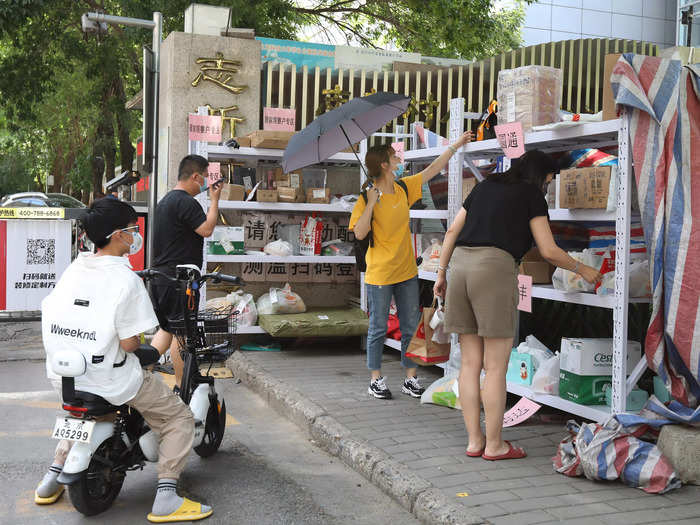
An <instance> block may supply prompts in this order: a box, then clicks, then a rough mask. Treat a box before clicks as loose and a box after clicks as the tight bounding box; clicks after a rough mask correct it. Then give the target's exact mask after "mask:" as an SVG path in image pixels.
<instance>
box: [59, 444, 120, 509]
mask: <svg viewBox="0 0 700 525" xmlns="http://www.w3.org/2000/svg"><path fill="white" fill-rule="evenodd" d="M113 440H114V438H113V437H111V438H109V439H107V440H105V441H104V442H103V443H102V444H101V445H100V446H99V447H98V448H97V450H96V451H95V454H94V455H93V457H92V459H91V460H90V464H89V465H88V468H87V472H86V473H85V475H84V476H83V477H82V478H80V479H79V480H78V481H76V482H75V483H73V484H72V485H70V486H69V487H68V496H69V497H70V501H71V503H72V504H73V507H75V510H77V511H78V512H80V513H81V514H83V515H85V516H94V515H95V514H100V513H101V512H104V511H106V510H107V509H109V508H110V507H111V506H112V503H113V502H114V500H115V499H116V497H117V496H118V495H119V491H121V489H122V484H123V483H124V474H123V473H121V472H115V471H113V470H112V469H111V468H110V467H109V466H108V465H107V464H106V463H105V460H106V461H108V462H109V461H113V460H114V459H116V458H112V457H111V456H112V454H113V450H114V449H113V448H112V442H113Z"/></svg>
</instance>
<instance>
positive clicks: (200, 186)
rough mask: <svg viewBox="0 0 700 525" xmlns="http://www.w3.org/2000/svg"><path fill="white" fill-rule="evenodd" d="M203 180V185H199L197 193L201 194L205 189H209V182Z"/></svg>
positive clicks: (205, 179) (206, 179)
mask: <svg viewBox="0 0 700 525" xmlns="http://www.w3.org/2000/svg"><path fill="white" fill-rule="evenodd" d="M202 178H203V179H204V184H203V185H202V184H200V185H199V193H202V192H204V191H207V188H208V187H209V180H208V178H206V177H202Z"/></svg>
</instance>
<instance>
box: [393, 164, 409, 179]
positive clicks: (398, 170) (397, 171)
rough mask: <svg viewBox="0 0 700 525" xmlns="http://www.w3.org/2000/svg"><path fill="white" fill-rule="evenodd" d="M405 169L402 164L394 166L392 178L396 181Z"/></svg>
mask: <svg viewBox="0 0 700 525" xmlns="http://www.w3.org/2000/svg"><path fill="white" fill-rule="evenodd" d="M405 169H406V167H405V166H404V165H403V163H401V164H399V165H398V166H396V169H395V170H394V176H395V177H396V178H397V179H400V178H401V176H402V175H403V172H404V171H405Z"/></svg>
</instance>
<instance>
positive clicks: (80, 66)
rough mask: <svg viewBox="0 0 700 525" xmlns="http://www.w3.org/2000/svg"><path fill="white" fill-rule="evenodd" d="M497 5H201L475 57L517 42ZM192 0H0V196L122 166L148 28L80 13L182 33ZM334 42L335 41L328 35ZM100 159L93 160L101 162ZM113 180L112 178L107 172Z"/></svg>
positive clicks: (265, 24)
mask: <svg viewBox="0 0 700 525" xmlns="http://www.w3.org/2000/svg"><path fill="white" fill-rule="evenodd" d="M532 1H534V0H511V2H510V4H509V5H511V7H509V8H507V9H502V10H500V11H498V12H497V11H495V9H494V4H495V3H496V1H495V0H430V1H425V0H256V1H254V2H251V1H250V0H208V2H207V3H209V4H212V5H221V6H227V7H231V8H232V9H231V12H232V20H231V25H232V26H233V27H248V28H253V29H255V32H256V34H257V35H258V36H266V37H273V38H285V39H296V38H297V37H298V35H301V34H303V32H304V31H305V30H308V28H310V27H317V28H322V29H323V30H329V29H330V30H332V31H333V33H334V34H336V35H337V34H341V35H344V37H345V39H346V41H347V42H348V43H350V44H353V45H363V46H373V47H392V48H395V49H399V50H403V51H410V52H417V53H421V54H424V55H430V56H440V57H452V58H457V57H461V58H467V59H472V58H479V57H483V56H489V55H492V54H496V53H498V52H501V51H503V50H507V49H511V48H513V47H517V45H518V44H519V42H520V36H519V29H518V28H519V26H520V24H521V22H522V16H523V13H522V9H521V6H522V4H523V3H531V2H532ZM190 3H191V0H3V1H2V2H0V146H2V151H0V193H4V192H10V191H19V190H26V189H27V185H29V186H32V185H34V186H35V187H36V188H41V187H42V186H43V184H44V181H45V180H46V176H48V175H53V176H54V182H55V189H56V190H57V191H69V190H70V191H71V192H72V193H74V194H76V195H77V196H82V197H85V196H86V192H89V191H90V190H91V189H94V190H96V191H100V190H101V189H102V188H101V184H102V174H103V170H106V173H107V174H111V173H113V172H114V168H115V165H117V164H120V163H121V164H122V165H123V166H130V165H131V162H132V159H133V156H134V148H133V146H132V143H133V142H134V140H135V138H136V137H137V136H138V135H139V130H140V115H138V114H136V113H134V112H128V111H127V110H126V109H125V107H124V106H125V103H126V101H127V100H128V99H129V98H130V97H132V96H133V95H134V94H136V93H137V92H138V91H139V90H140V88H141V64H140V62H141V46H142V45H144V44H146V45H149V44H150V41H151V35H150V33H149V32H148V31H146V30H143V29H137V28H123V27H121V28H119V27H110V29H109V31H108V33H107V34H106V35H103V36H101V37H100V38H95V37H94V36H93V37H86V36H85V35H83V33H82V31H81V25H80V17H81V15H82V14H83V13H86V12H88V11H101V12H105V13H108V14H112V15H117V16H128V17H133V18H142V19H151V18H152V13H153V12H154V11H160V12H161V13H162V14H163V21H164V35H163V36H164V37H166V36H167V34H168V33H169V32H171V31H181V30H182V28H183V23H184V11H185V9H186V8H187V6H188V5H189V4H190ZM331 38H332V37H331ZM100 159H101V161H100ZM108 177H109V175H108Z"/></svg>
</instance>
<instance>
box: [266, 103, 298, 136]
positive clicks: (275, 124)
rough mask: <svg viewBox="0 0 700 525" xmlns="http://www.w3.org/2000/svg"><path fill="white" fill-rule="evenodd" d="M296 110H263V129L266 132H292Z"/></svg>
mask: <svg viewBox="0 0 700 525" xmlns="http://www.w3.org/2000/svg"><path fill="white" fill-rule="evenodd" d="M296 121H297V110H296V109H285V108H263V129H264V130H267V131H294V130H295V129H296Z"/></svg>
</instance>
